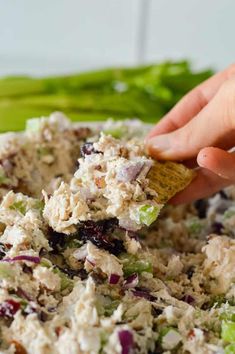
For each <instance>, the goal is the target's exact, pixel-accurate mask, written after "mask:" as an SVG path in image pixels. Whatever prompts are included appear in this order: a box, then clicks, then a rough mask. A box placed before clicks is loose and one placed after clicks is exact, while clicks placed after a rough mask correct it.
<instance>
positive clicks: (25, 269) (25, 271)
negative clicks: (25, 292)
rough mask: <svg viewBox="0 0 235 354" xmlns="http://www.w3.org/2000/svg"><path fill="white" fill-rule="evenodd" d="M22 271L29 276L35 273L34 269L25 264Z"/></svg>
mask: <svg viewBox="0 0 235 354" xmlns="http://www.w3.org/2000/svg"><path fill="white" fill-rule="evenodd" d="M22 270H23V272H24V273H27V274H32V273H33V270H32V268H30V267H28V266H27V265H26V264H25V263H24V264H23V266H22Z"/></svg>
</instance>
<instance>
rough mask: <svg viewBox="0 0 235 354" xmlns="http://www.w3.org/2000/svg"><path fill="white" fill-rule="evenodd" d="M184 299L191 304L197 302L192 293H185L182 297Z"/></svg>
mask: <svg viewBox="0 0 235 354" xmlns="http://www.w3.org/2000/svg"><path fill="white" fill-rule="evenodd" d="M181 300H182V301H184V302H187V304H189V305H191V304H193V303H194V302H195V299H194V297H192V296H191V295H184V296H183V297H182V298H181Z"/></svg>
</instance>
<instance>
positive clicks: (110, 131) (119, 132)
mask: <svg viewBox="0 0 235 354" xmlns="http://www.w3.org/2000/svg"><path fill="white" fill-rule="evenodd" d="M103 133H104V134H106V135H112V137H114V138H116V139H121V138H122V137H123V136H124V135H125V134H126V133H127V128H126V127H125V126H120V127H116V128H107V129H105V130H103Z"/></svg>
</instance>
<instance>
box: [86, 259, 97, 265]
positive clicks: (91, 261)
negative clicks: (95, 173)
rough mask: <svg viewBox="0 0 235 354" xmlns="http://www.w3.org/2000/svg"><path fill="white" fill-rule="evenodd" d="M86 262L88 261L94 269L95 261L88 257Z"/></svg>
mask: <svg viewBox="0 0 235 354" xmlns="http://www.w3.org/2000/svg"><path fill="white" fill-rule="evenodd" d="M86 261H87V262H88V263H90V265H92V267H94V266H95V262H94V261H93V259H90V258H88V257H86Z"/></svg>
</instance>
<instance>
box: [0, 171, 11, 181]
mask: <svg viewBox="0 0 235 354" xmlns="http://www.w3.org/2000/svg"><path fill="white" fill-rule="evenodd" d="M8 183H10V179H9V178H8V177H7V176H6V175H5V173H4V171H3V170H0V185H1V184H8Z"/></svg>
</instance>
